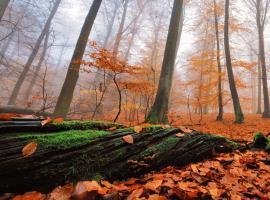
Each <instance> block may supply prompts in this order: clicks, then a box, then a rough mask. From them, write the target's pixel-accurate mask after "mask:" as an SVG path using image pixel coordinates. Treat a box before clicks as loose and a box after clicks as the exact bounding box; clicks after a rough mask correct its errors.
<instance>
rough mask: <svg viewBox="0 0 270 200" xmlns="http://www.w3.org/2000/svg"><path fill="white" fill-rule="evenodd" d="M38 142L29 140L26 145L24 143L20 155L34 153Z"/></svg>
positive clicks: (25, 155)
mask: <svg viewBox="0 0 270 200" xmlns="http://www.w3.org/2000/svg"><path fill="white" fill-rule="evenodd" d="M37 146H38V143H37V142H30V143H28V144H27V145H25V146H24V147H23V149H22V155H23V156H24V157H27V156H31V155H32V154H34V153H35V152H36V150H37Z"/></svg>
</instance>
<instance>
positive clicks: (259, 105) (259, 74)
mask: <svg viewBox="0 0 270 200" xmlns="http://www.w3.org/2000/svg"><path fill="white" fill-rule="evenodd" d="M257 114H262V68H261V61H260V55H258V107H257Z"/></svg>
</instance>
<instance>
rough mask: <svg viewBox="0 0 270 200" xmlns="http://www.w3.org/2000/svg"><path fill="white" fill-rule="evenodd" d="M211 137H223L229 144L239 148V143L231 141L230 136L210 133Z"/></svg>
mask: <svg viewBox="0 0 270 200" xmlns="http://www.w3.org/2000/svg"><path fill="white" fill-rule="evenodd" d="M209 135H210V136H211V137H216V138H221V139H224V140H225V141H226V142H227V143H228V144H229V145H231V146H232V147H233V148H237V147H238V146H239V145H238V143H237V142H234V141H231V140H229V139H228V138H226V137H224V136H221V135H215V134H209Z"/></svg>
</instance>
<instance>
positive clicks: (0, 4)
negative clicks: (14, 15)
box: [0, 0, 10, 21]
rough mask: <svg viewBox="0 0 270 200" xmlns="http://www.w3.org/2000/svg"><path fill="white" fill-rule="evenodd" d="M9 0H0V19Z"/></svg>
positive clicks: (0, 19)
mask: <svg viewBox="0 0 270 200" xmlns="http://www.w3.org/2000/svg"><path fill="white" fill-rule="evenodd" d="M9 2H10V0H1V1H0V21H2V18H3V16H4V14H5V11H6V9H7V7H8V4H9Z"/></svg>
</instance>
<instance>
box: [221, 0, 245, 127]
mask: <svg viewBox="0 0 270 200" xmlns="http://www.w3.org/2000/svg"><path fill="white" fill-rule="evenodd" d="M229 18H230V1H229V0H226V1H225V24H224V48H225V57H226V66H227V74H228V79H229V86H230V90H231V97H232V101H233V108H234V115H235V122H236V123H243V122H244V115H243V113H242V109H241V105H240V100H239V96H238V92H237V89H236V85H235V80H234V74H233V69H232V60H231V52H230V41H229Z"/></svg>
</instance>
